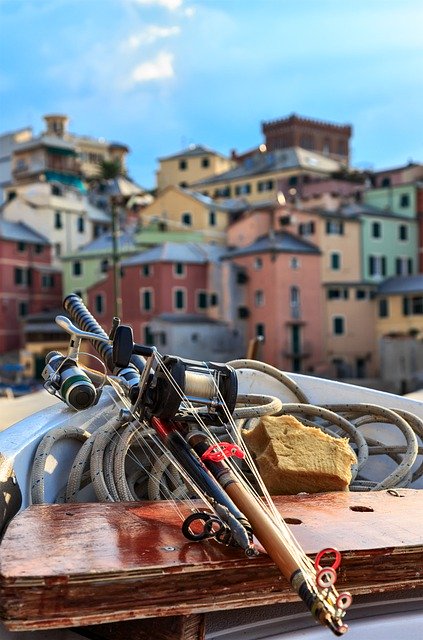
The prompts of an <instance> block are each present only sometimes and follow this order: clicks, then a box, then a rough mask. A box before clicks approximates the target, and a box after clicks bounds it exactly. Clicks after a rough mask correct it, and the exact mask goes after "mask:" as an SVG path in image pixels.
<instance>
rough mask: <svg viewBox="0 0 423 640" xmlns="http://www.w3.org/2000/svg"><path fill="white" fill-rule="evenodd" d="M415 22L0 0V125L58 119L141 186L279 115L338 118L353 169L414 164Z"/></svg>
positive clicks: (285, 0)
mask: <svg viewBox="0 0 423 640" xmlns="http://www.w3.org/2000/svg"><path fill="white" fill-rule="evenodd" d="M422 25H423V0H400V1H398V0H0V133H5V132H8V131H13V130H16V129H20V128H23V127H25V126H32V128H33V130H34V134H36V135H37V134H39V133H41V131H42V130H43V127H44V123H43V120H42V117H43V115H45V114H47V113H65V114H67V115H68V116H69V117H70V130H71V131H72V132H73V133H77V134H80V135H89V136H93V137H95V138H105V139H106V140H110V141H117V142H122V143H124V144H127V145H128V146H129V147H130V150H131V152H130V155H129V157H128V170H129V171H128V172H129V175H130V176H131V177H132V178H133V179H134V180H135V181H136V182H138V183H139V184H140V185H142V186H143V187H145V188H152V187H154V185H155V173H156V171H157V168H158V158H160V157H163V156H167V155H171V154H173V153H176V152H178V151H180V150H181V149H183V148H186V147H187V146H188V145H190V144H202V145H205V146H208V147H210V148H212V149H214V150H215V151H218V152H220V153H223V154H225V155H226V154H230V152H231V150H232V149H236V150H237V151H238V152H242V151H245V150H247V149H250V148H252V147H255V146H258V145H259V144H261V143H262V142H263V135H262V132H261V123H262V122H263V121H268V120H274V119H278V118H283V117H286V116H288V115H290V114H292V113H297V114H299V115H301V116H305V117H308V118H314V119H318V120H324V121H330V122H335V123H338V124H345V123H348V124H351V125H352V126H353V138H352V144H351V150H352V157H351V160H352V164H353V165H354V166H356V167H358V168H373V169H383V168H388V167H393V166H399V165H401V164H405V163H407V162H409V161H410V160H414V161H417V162H423V127H422V116H423V28H422Z"/></svg>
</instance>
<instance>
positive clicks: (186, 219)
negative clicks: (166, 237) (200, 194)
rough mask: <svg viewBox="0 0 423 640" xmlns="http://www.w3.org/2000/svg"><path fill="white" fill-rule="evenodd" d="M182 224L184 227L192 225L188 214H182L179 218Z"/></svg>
mask: <svg viewBox="0 0 423 640" xmlns="http://www.w3.org/2000/svg"><path fill="white" fill-rule="evenodd" d="M181 221H182V224H183V225H185V226H186V227H190V226H191V225H192V215H191V214H190V213H188V212H186V213H183V214H182V216H181Z"/></svg>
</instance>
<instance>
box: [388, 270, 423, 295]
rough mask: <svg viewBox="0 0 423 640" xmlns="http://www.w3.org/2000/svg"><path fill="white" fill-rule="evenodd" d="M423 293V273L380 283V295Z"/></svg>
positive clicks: (397, 277) (395, 277) (389, 279)
mask: <svg viewBox="0 0 423 640" xmlns="http://www.w3.org/2000/svg"><path fill="white" fill-rule="evenodd" d="M397 293H398V294H403V293H419V294H422V293H423V273H418V274H417V275H414V276H394V277H393V278H388V279H387V280H384V281H383V282H381V283H380V285H379V286H378V289H377V294H378V295H389V294H397Z"/></svg>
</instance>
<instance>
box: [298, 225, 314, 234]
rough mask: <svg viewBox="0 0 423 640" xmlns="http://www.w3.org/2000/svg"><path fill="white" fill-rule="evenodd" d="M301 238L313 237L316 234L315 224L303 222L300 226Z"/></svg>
mask: <svg viewBox="0 0 423 640" xmlns="http://www.w3.org/2000/svg"><path fill="white" fill-rule="evenodd" d="M298 233H299V234H300V236H311V235H313V233H314V222H302V223H301V224H300V225H298Z"/></svg>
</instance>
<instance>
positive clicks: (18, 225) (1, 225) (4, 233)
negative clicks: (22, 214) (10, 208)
mask: <svg viewBox="0 0 423 640" xmlns="http://www.w3.org/2000/svg"><path fill="white" fill-rule="evenodd" d="M0 238H2V239H3V240H14V241H15V242H28V243H31V244H44V245H49V244H50V242H49V240H48V239H47V238H46V237H45V236H43V235H41V234H40V233H38V232H37V231H34V230H33V229H31V228H30V227H28V226H27V225H26V224H24V223H23V222H10V221H9V220H3V219H0Z"/></svg>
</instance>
